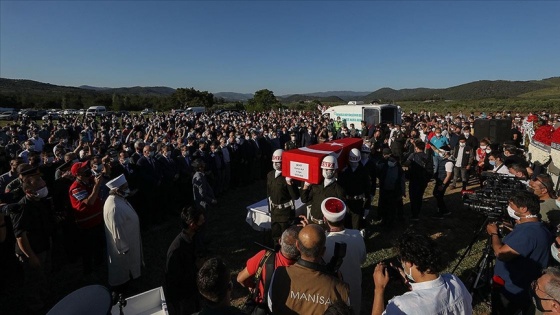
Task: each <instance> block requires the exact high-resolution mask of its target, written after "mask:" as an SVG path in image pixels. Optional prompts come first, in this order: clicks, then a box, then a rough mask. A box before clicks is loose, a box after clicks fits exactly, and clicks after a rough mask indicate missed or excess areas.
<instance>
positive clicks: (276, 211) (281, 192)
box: [266, 149, 299, 244]
mask: <svg viewBox="0 0 560 315" xmlns="http://www.w3.org/2000/svg"><path fill="white" fill-rule="evenodd" d="M282 152H284V151H283V150H281V149H278V150H276V151H274V153H273V154H272V167H273V168H274V170H272V171H270V172H269V173H268V175H267V178H266V190H267V194H268V203H269V209H270V218H271V232H272V233H271V235H272V240H273V242H274V243H273V244H278V239H279V238H280V236H282V233H283V232H284V231H285V230H286V229H287V228H288V226H289V222H290V221H291V220H293V218H294V217H295V205H294V200H296V199H298V198H299V191H298V189H297V186H296V185H295V184H294V183H292V179H291V178H290V177H285V176H283V175H282Z"/></svg>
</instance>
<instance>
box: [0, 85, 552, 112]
mask: <svg viewBox="0 0 560 315" xmlns="http://www.w3.org/2000/svg"><path fill="white" fill-rule="evenodd" d="M179 90H180V89H179ZM176 92H177V90H175V89H172V88H169V87H139V86H136V87H123V88H99V87H92V86H81V87H79V88H78V87H68V86H58V85H53V84H48V83H42V82H37V81H32V80H14V79H6V78H0V107H14V108H28V107H36V108H85V107H88V106H94V105H105V106H107V107H108V108H110V109H112V110H119V109H126V110H140V109H143V108H146V107H148V108H154V109H157V110H168V109H171V108H177V105H178V102H177V98H176V97H174V95H176ZM328 93H335V94H340V95H328ZM364 94H365V93H364V92H352V91H333V92H316V93H310V94H295V95H289V96H285V97H277V99H278V101H280V103H281V104H282V105H283V106H287V107H289V108H293V109H315V108H316V104H317V103H320V104H326V105H339V104H343V103H346V102H347V101H349V100H358V101H364V102H366V103H369V102H372V101H377V102H382V103H396V104H399V105H401V106H402V107H403V108H405V109H407V110H408V109H413V110H416V109H417V108H426V109H431V110H438V111H453V110H455V109H462V108H464V109H465V110H476V111H479V110H498V109H500V110H502V109H503V110H514V111H515V110H524V109H527V110H531V109H534V108H543V109H548V108H550V109H555V108H558V107H560V77H552V78H548V79H543V80H532V81H503V80H498V81H488V80H483V81H476V82H470V83H466V84H461V85H458V86H453V87H449V88H443V89H430V88H414V89H401V90H395V89H391V88H388V87H387V88H382V89H379V90H377V91H375V92H372V93H369V94H367V95H364ZM251 97H253V95H252V94H241V93H234V92H220V93H216V94H215V95H214V100H215V101H214V104H218V105H220V107H224V106H225V107H227V106H235V107H236V108H240V106H243V105H247V104H244V103H242V102H247V101H248V100H249V99H251ZM426 101H429V102H426ZM228 104H229V105H228Z"/></svg>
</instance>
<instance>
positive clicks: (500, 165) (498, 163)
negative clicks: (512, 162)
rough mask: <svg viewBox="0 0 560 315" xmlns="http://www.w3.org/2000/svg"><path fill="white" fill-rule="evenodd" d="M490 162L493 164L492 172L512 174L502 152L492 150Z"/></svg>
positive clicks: (489, 157)
mask: <svg viewBox="0 0 560 315" xmlns="http://www.w3.org/2000/svg"><path fill="white" fill-rule="evenodd" d="M488 163H489V164H490V165H492V172H494V173H496V174H502V175H509V176H511V174H510V173H509V170H508V168H507V166H506V165H505V164H504V160H503V156H502V154H501V153H500V152H497V151H492V152H491V153H490V154H489V155H488Z"/></svg>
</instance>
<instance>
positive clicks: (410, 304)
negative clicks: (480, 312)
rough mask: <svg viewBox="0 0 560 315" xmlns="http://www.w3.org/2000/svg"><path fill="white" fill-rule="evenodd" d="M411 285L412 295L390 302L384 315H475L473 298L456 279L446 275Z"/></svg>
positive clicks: (401, 296)
mask: <svg viewBox="0 0 560 315" xmlns="http://www.w3.org/2000/svg"><path fill="white" fill-rule="evenodd" d="M410 285H411V286H412V291H409V292H406V293H405V294H403V295H400V296H396V297H394V298H392V299H391V300H389V302H388V303H387V308H386V309H385V312H383V314H389V315H390V314H414V315H424V314H425V315H446V314H449V315H451V314H453V315H471V314H472V296H471V294H470V293H469V291H468V290H467V288H466V287H465V285H464V284H463V282H461V280H460V279H459V278H457V277H456V276H455V275H452V274H449V273H446V274H442V275H440V276H439V277H438V278H437V279H435V280H432V281H426V282H420V283H411V284H410Z"/></svg>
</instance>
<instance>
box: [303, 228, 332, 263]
mask: <svg viewBox="0 0 560 315" xmlns="http://www.w3.org/2000/svg"><path fill="white" fill-rule="evenodd" d="M325 240H326V235H325V230H323V228H322V227H321V226H319V225H317V224H309V225H307V226H305V227H304V228H303V229H301V231H300V232H299V234H298V240H297V248H298V249H299V251H300V253H301V258H303V259H305V260H310V261H316V260H320V259H321V257H322V256H323V252H324V251H325Z"/></svg>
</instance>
